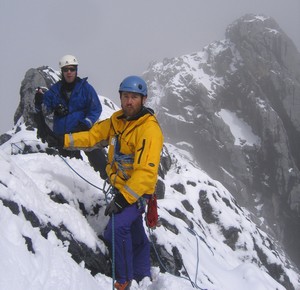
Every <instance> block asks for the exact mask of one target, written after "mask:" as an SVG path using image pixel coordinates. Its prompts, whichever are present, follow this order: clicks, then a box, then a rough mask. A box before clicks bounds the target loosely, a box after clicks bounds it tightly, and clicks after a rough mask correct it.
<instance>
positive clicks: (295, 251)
mask: <svg viewBox="0 0 300 290" xmlns="http://www.w3.org/2000/svg"><path fill="white" fill-rule="evenodd" d="M144 77H145V78H146V79H147V81H148V82H149V84H150V93H149V95H150V97H151V96H152V97H151V105H152V107H154V108H155V110H156V111H157V115H158V118H159V120H160V122H161V124H162V127H163V130H164V132H165V134H166V136H168V137H169V138H170V139H171V140H172V142H174V143H176V144H177V145H179V146H184V148H189V149H190V151H191V152H193V154H194V156H195V158H196V159H197V162H198V163H199V164H200V166H201V167H202V168H203V169H205V170H206V171H207V172H208V173H209V174H210V175H211V176H212V177H213V178H215V179H217V180H219V181H220V182H222V184H224V185H225V186H226V187H227V188H228V189H229V190H230V191H231V192H232V193H234V194H235V197H236V198H237V200H238V201H239V202H240V203H241V204H242V205H245V206H247V207H248V208H249V209H250V210H251V211H253V212H254V213H255V214H256V215H257V216H258V217H261V218H263V219H264V220H265V221H267V224H268V225H267V224H266V226H267V227H268V229H269V230H271V231H272V233H273V234H274V235H276V236H277V237H278V238H280V240H281V241H283V242H284V244H285V245H286V247H287V248H288V251H289V253H290V254H291V255H292V256H293V257H294V259H295V261H296V262H297V263H298V265H299V264H300V251H299V247H300V246H299V243H298V241H299V239H300V230H299V224H300V218H299V215H300V212H299V209H300V208H299V201H300V192H299V188H300V185H299V184H300V173H299V168H300V156H299V154H300V153H299V150H297V149H298V144H299V142H300V135H299V134H300V126H299V124H300V115H299V108H300V55H299V52H298V51H297V49H296V47H295V45H294V44H293V42H292V41H291V40H290V39H289V38H288V36H287V35H286V34H285V33H284V32H283V31H282V30H281V29H280V27H279V26H278V25H277V23H276V22H275V21H274V20H273V19H272V18H269V17H265V16H262V15H245V16H243V17H241V18H240V19H238V20H237V21H235V22H234V23H232V24H231V25H230V26H228V28H227V30H226V38H225V40H222V41H216V42H214V43H211V44H210V45H208V46H207V47H205V48H204V49H203V50H202V51H200V52H197V53H194V54H191V55H184V56H181V57H176V58H172V59H165V60H163V62H158V63H153V64H151V65H150V66H149V68H148V70H147V71H146V72H145V74H144ZM236 129H239V132H238V133H237V132H236ZM250 137H251V138H250ZM263 219H262V220H263ZM291 233H293V235H291ZM291 236H292V237H291Z"/></svg>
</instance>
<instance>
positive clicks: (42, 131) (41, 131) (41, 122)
mask: <svg viewBox="0 0 300 290" xmlns="http://www.w3.org/2000/svg"><path fill="white" fill-rule="evenodd" d="M33 119H34V121H35V123H36V128H37V138H39V139H41V140H42V142H43V143H45V142H46V137H47V134H48V130H47V129H48V126H47V124H46V122H45V119H44V116H43V113H42V112H41V111H40V112H36V113H35V114H34V115H33Z"/></svg>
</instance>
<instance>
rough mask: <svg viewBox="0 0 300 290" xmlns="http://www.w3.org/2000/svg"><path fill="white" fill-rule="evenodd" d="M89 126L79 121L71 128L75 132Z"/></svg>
mask: <svg viewBox="0 0 300 290" xmlns="http://www.w3.org/2000/svg"><path fill="white" fill-rule="evenodd" d="M88 130H90V128H89V127H88V125H86V124H85V123H82V122H79V124H78V125H77V126H76V127H75V129H74V130H73V133H75V132H81V131H88Z"/></svg>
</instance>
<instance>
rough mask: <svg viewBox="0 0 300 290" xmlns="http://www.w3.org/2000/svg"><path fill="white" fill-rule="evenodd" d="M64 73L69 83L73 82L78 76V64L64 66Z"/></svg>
mask: <svg viewBox="0 0 300 290" xmlns="http://www.w3.org/2000/svg"><path fill="white" fill-rule="evenodd" d="M61 70H62V74H63V76H64V79H65V81H66V82H67V83H73V82H74V81H75V78H76V76H77V67H76V65H67V66H64V67H63V68H62V69H61Z"/></svg>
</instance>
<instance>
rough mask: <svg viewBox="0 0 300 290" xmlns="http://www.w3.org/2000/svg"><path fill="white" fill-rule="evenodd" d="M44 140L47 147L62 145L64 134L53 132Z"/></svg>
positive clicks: (59, 146) (61, 146)
mask: <svg viewBox="0 0 300 290" xmlns="http://www.w3.org/2000/svg"><path fill="white" fill-rule="evenodd" d="M46 140H47V143H48V146H49V147H54V148H63V147H64V135H55V134H54V133H52V134H48V135H47V137H46Z"/></svg>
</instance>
